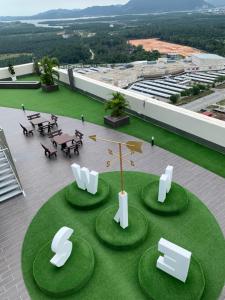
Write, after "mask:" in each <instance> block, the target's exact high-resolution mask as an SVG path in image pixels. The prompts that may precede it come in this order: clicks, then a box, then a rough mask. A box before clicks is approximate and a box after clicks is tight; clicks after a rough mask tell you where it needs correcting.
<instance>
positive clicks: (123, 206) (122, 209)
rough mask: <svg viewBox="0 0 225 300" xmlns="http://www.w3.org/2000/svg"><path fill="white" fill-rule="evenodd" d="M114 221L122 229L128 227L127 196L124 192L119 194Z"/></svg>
mask: <svg viewBox="0 0 225 300" xmlns="http://www.w3.org/2000/svg"><path fill="white" fill-rule="evenodd" d="M114 220H115V221H116V222H117V223H120V226H121V227H122V228H123V229H125V228H127V227H128V194H127V193H126V192H123V193H122V192H120V193H119V209H118V211H117V213H116V215H115V217H114Z"/></svg>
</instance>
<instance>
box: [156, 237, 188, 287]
mask: <svg viewBox="0 0 225 300" xmlns="http://www.w3.org/2000/svg"><path fill="white" fill-rule="evenodd" d="M158 250H159V252H161V253H163V254H164V256H160V257H159V258H158V260H157V268H158V269H160V270H162V271H164V272H166V273H167V274H169V275H171V276H173V277H175V278H177V279H179V280H181V281H183V282H185V281H186V279H187V276H188V271H189V267H190V262H191V255H192V253H191V252H190V251H188V250H185V249H184V248H181V247H179V246H177V245H175V244H173V243H171V242H169V241H167V240H165V239H163V238H161V239H160V241H159V244H158Z"/></svg>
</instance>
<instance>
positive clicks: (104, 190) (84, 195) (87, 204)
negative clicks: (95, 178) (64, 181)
mask: <svg viewBox="0 0 225 300" xmlns="http://www.w3.org/2000/svg"><path fill="white" fill-rule="evenodd" d="M109 191H110V187H109V183H108V182H106V181H105V180H103V179H101V178H100V179H99V187H98V192H97V193H96V194H95V195H92V194H90V193H88V192H87V191H84V190H81V189H80V188H78V186H77V184H76V183H75V182H73V183H72V184H71V185H69V186H68V187H67V190H66V200H67V201H68V202H69V203H70V204H71V205H73V206H75V207H76V208H79V209H92V208H96V207H98V206H100V205H101V204H103V203H104V201H106V199H107V197H108V195H109Z"/></svg>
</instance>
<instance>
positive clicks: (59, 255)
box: [50, 226, 74, 268]
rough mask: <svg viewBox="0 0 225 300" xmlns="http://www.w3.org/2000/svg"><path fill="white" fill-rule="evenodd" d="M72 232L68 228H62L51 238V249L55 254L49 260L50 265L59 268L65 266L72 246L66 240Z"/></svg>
mask: <svg viewBox="0 0 225 300" xmlns="http://www.w3.org/2000/svg"><path fill="white" fill-rule="evenodd" d="M73 232H74V230H73V229H71V228H69V227H65V226H64V227H62V228H61V229H59V231H58V232H57V233H56V235H55V236H54V238H53V241H52V245H51V249H52V251H53V252H55V256H53V258H52V259H51V260H50V263H51V264H52V265H55V266H56V267H58V268H60V267H62V266H64V265H65V263H66V262H67V260H68V259H69V257H70V255H71V252H72V248H73V244H72V242H71V241H68V239H69V238H70V237H71V235H72V234H73Z"/></svg>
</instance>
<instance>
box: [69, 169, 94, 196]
mask: <svg viewBox="0 0 225 300" xmlns="http://www.w3.org/2000/svg"><path fill="white" fill-rule="evenodd" d="M71 168H72V172H73V175H74V177H75V180H76V183H77V186H78V187H79V188H80V189H82V190H84V191H85V190H87V191H88V193H90V194H93V195H95V194H96V193H97V191H98V180H99V174H98V172H95V171H91V172H90V171H89V170H88V169H87V168H82V169H81V168H80V166H79V165H78V164H72V165H71Z"/></svg>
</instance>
